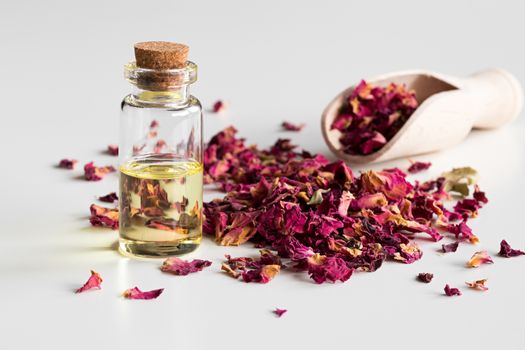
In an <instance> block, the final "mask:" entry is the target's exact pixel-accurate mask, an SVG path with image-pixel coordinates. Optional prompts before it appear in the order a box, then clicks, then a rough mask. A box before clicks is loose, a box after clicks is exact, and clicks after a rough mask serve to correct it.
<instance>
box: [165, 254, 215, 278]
mask: <svg viewBox="0 0 525 350" xmlns="http://www.w3.org/2000/svg"><path fill="white" fill-rule="evenodd" d="M210 265H211V261H208V260H200V259H193V260H192V261H187V260H183V259H180V258H177V257H171V258H168V259H166V260H164V262H163V263H162V266H161V267H160V269H161V271H163V272H169V273H171V274H173V275H177V276H186V275H188V274H190V273H194V272H198V271H202V269H204V268H205V267H208V266H210Z"/></svg>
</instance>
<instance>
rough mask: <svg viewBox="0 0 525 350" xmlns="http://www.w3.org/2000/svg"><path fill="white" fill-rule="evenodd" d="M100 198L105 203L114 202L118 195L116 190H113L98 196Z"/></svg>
mask: <svg viewBox="0 0 525 350" xmlns="http://www.w3.org/2000/svg"><path fill="white" fill-rule="evenodd" d="M98 200H99V201H101V202H105V203H113V202H117V201H118V196H117V194H116V193H115V192H111V193H108V194H106V195H105V196H101V197H98Z"/></svg>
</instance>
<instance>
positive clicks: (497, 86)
mask: <svg viewBox="0 0 525 350" xmlns="http://www.w3.org/2000/svg"><path fill="white" fill-rule="evenodd" d="M461 80H462V81H460V82H459V84H458V85H461V88H462V89H463V90H464V91H465V93H467V94H468V95H469V96H470V97H471V100H472V102H473V106H474V107H475V108H476V111H475V114H474V115H475V116H476V119H475V121H474V127H475V128H482V129H492V128H497V127H500V126H502V125H503V124H506V123H508V122H510V121H512V120H513V119H515V118H516V117H517V116H518V115H519V113H520V112H521V109H522V107H523V89H522V87H521V85H520V83H519V82H518V80H517V79H516V78H515V77H514V76H513V75H512V74H510V73H509V72H507V71H506V70H503V69H488V70H484V71H480V72H477V73H474V74H472V75H470V76H469V77H467V78H464V79H461Z"/></svg>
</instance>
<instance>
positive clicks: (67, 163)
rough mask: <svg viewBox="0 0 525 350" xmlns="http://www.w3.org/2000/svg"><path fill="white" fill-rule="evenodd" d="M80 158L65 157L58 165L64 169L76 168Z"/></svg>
mask: <svg viewBox="0 0 525 350" xmlns="http://www.w3.org/2000/svg"><path fill="white" fill-rule="evenodd" d="M77 163H78V160H76V159H67V158H64V159H62V160H61V161H60V162H59V163H58V167H59V168H62V169H75V166H76V164H77Z"/></svg>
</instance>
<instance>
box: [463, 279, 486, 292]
mask: <svg viewBox="0 0 525 350" xmlns="http://www.w3.org/2000/svg"><path fill="white" fill-rule="evenodd" d="M486 282H487V279H486V278H485V279H482V280H477V281H474V282H465V284H466V285H467V286H469V288H473V289H477V290H481V291H483V292H485V291H487V290H489V289H488V288H487V287H486V286H485V283H486Z"/></svg>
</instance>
